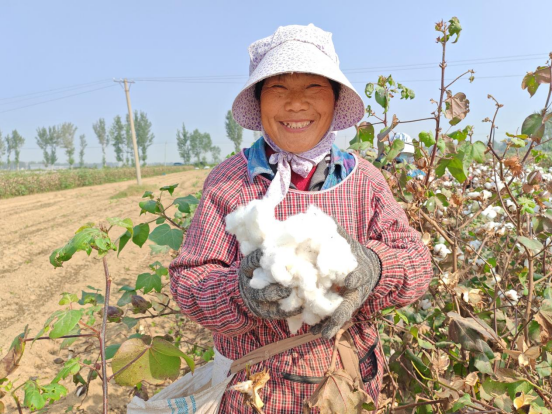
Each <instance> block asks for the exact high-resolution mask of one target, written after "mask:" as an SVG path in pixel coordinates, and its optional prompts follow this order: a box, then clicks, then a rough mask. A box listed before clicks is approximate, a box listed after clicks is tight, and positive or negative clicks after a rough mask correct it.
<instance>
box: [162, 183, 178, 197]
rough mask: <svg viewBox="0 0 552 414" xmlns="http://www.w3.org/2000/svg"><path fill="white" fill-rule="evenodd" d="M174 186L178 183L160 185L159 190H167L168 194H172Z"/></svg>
mask: <svg viewBox="0 0 552 414" xmlns="http://www.w3.org/2000/svg"><path fill="white" fill-rule="evenodd" d="M176 187H178V184H173V185H166V186H164V187H161V188H160V190H161V191H168V192H169V194H170V195H173V192H174V189H175V188H176Z"/></svg>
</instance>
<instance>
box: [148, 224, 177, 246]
mask: <svg viewBox="0 0 552 414" xmlns="http://www.w3.org/2000/svg"><path fill="white" fill-rule="evenodd" d="M149 239H150V240H151V241H152V242H154V243H155V244H158V245H160V246H169V247H170V248H171V249H173V250H179V249H180V246H181V245H182V240H183V239H184V233H183V232H182V230H180V229H171V227H170V226H169V225H168V224H162V225H160V226H158V227H157V228H156V229H155V230H153V231H152V232H151V234H150V235H149Z"/></svg>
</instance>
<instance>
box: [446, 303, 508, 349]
mask: <svg viewBox="0 0 552 414" xmlns="http://www.w3.org/2000/svg"><path fill="white" fill-rule="evenodd" d="M447 316H448V317H449V318H451V322H450V325H449V337H450V340H451V341H453V342H457V343H459V344H461V345H462V346H463V347H464V348H465V349H467V350H468V351H473V352H483V353H484V354H485V355H487V357H488V358H489V359H493V358H494V353H493V351H492V350H491V348H490V347H489V345H488V344H487V342H493V343H496V344H497V345H498V346H500V347H502V348H506V344H505V343H504V341H503V340H502V339H501V338H500V337H499V336H497V335H496V333H495V332H494V331H493V330H492V329H491V327H490V326H489V325H487V324H486V323H485V322H483V321H482V320H480V319H475V318H463V317H462V316H460V315H459V314H457V313H456V312H449V313H447Z"/></svg>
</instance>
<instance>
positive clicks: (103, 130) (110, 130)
mask: <svg viewBox="0 0 552 414" xmlns="http://www.w3.org/2000/svg"><path fill="white" fill-rule="evenodd" d="M225 128H226V136H227V137H228V139H230V141H232V143H233V144H234V152H235V153H238V152H239V151H240V150H241V144H242V141H243V127H241V126H240V125H239V124H238V123H237V122H236V121H235V120H234V118H233V116H232V111H228V113H227V114H226V119H225ZM92 129H93V131H94V134H95V135H96V138H97V140H98V143H99V144H100V147H101V149H102V166H103V167H105V166H106V151H107V149H108V147H109V146H110V145H111V146H112V147H113V150H114V152H115V159H116V160H117V162H120V163H122V164H123V165H124V166H134V148H133V144H132V134H131V128H130V120H129V117H128V115H126V116H125V117H124V121H123V118H122V117H121V116H120V115H117V116H115V117H114V118H113V121H112V122H111V125H109V126H108V125H107V124H106V121H105V119H104V118H100V119H98V121H96V122H95V123H94V124H93V125H92ZM134 129H135V132H136V144H137V147H138V154H139V158H140V161H141V163H142V165H146V161H147V156H148V149H149V147H150V146H151V145H152V143H153V140H154V138H155V135H154V134H153V132H152V123H151V121H150V120H149V119H148V116H147V114H146V113H145V112H142V111H134ZM76 133H77V127H76V126H75V125H74V124H72V123H71V122H64V123H62V124H61V125H54V126H48V127H40V128H37V130H36V137H35V139H36V143H37V145H38V147H39V148H40V149H41V150H42V157H43V162H44V165H45V167H46V168H48V167H49V166H52V165H54V164H55V163H56V162H57V161H58V150H64V151H65V155H66V157H67V162H68V164H69V167H70V168H73V166H74V165H75V162H76V159H75V151H76V147H75V137H76ZM176 141H177V146H178V152H179V154H180V157H181V158H182V161H183V162H184V164H190V163H191V162H192V161H193V162H195V163H200V164H206V163H207V157H208V155H210V158H211V159H212V160H213V162H214V163H219V162H220V160H221V149H220V147H218V146H216V145H213V141H212V139H211V135H210V134H209V133H206V132H200V131H199V130H198V129H194V130H193V131H192V132H189V131H187V130H186V127H185V125H184V124H182V129H181V130H177V133H176ZM24 143H25V138H23V137H22V136H21V135H20V134H19V133H18V132H17V130H14V131H12V132H11V134H7V135H5V136H3V135H2V132H1V131H0V165H2V159H3V157H4V155H7V157H6V161H7V164H8V166H9V165H10V163H11V160H12V158H11V156H12V154H13V156H14V159H13V160H14V162H15V165H16V166H17V168H18V169H19V154H20V152H21V148H22V147H23V144H24ZM79 146H80V149H79V153H78V158H79V166H80V167H83V166H84V155H85V148H86V147H87V142H86V136H85V135H84V134H81V135H79Z"/></svg>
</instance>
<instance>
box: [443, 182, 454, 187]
mask: <svg viewBox="0 0 552 414" xmlns="http://www.w3.org/2000/svg"><path fill="white" fill-rule="evenodd" d="M443 187H452V182H450V181H445V182H443Z"/></svg>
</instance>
